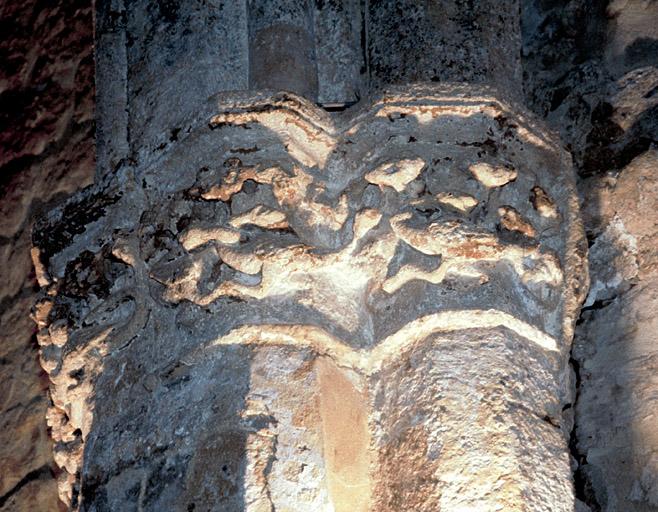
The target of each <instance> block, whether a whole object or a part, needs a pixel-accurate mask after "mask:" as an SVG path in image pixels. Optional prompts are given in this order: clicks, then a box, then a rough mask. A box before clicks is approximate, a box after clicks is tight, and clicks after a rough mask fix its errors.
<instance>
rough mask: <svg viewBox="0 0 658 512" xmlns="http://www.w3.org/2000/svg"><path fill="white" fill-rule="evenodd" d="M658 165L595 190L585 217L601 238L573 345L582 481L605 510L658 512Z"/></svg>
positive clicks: (649, 158)
mask: <svg viewBox="0 0 658 512" xmlns="http://www.w3.org/2000/svg"><path fill="white" fill-rule="evenodd" d="M657 167H658V152H657V151H656V150H650V151H647V152H646V153H644V154H643V155H641V156H639V157H637V158H635V159H634V160H633V161H632V162H631V163H630V164H629V165H628V166H626V167H625V168H624V169H623V170H622V172H621V173H620V174H619V176H615V177H613V176H610V177H608V179H607V180H606V182H605V183H600V184H599V186H598V187H592V189H590V197H591V198H592V200H593V202H595V203H597V204H598V207H597V208H594V207H592V208H587V209H585V213H586V214H587V217H586V218H587V219H588V221H589V224H590V225H599V226H602V227H604V230H603V232H602V233H601V234H600V235H599V236H598V237H597V238H596V241H595V243H594V244H593V245H592V247H591V249H590V271H591V273H592V288H591V290H590V292H589V296H588V299H587V301H586V302H585V306H586V310H585V311H584V312H583V315H582V322H581V323H580V325H579V326H578V329H577V335H576V339H575V341H574V350H573V357H574V358H575V359H576V360H577V361H578V363H579V365H580V372H579V374H580V386H579V397H578V401H577V407H576V419H577V423H576V439H577V448H578V452H579V453H580V454H581V457H582V461H581V472H582V478H583V479H585V480H586V481H587V482H588V483H589V485H590V487H591V492H592V494H593V496H594V498H595V499H596V500H597V502H598V504H599V506H600V507H601V510H603V511H605V512H617V511H619V512H621V511H627V510H628V511H639V512H645V511H653V510H656V508H657V507H658V427H657V425H658V421H657V417H656V415H657V411H658V395H657V394H656V389H658V380H657V376H658V343H656V342H657V340H658V321H657V320H656V319H657V318H658V279H657V278H656V271H657V270H658V252H657V251H656V239H657V237H658V213H657V212H658V179H657V177H656V168H657ZM593 215H596V216H597V220H596V221H595V220H594V219H592V218H591V216H593ZM620 468H623V471H620V470H619V469H620Z"/></svg>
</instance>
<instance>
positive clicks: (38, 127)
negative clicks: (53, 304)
mask: <svg viewBox="0 0 658 512" xmlns="http://www.w3.org/2000/svg"><path fill="white" fill-rule="evenodd" d="M0 18H1V22H0V23H1V26H2V40H1V41H0V56H1V57H0V60H1V61H2V66H0V105H1V106H0V148H1V149H0V325H1V326H2V329H1V330H0V383H1V389H2V392H0V425H1V428H0V510H3V511H5V510H6V511H12V512H13V511H35V510H38V511H42V510H43V511H55V510H59V509H60V508H61V507H63V504H62V503H61V502H59V500H58V497H57V488H56V481H55V478H54V472H55V471H56V470H57V467H56V465H55V463H54V460H53V456H52V442H51V439H50V436H49V433H48V431H47V426H46V421H45V414H46V410H47V407H48V403H49V400H48V397H47V387H48V379H47V377H46V376H45V374H44V372H43V370H42V369H41V367H40V365H39V361H38V351H37V348H38V346H37V343H36V339H35V336H34V334H35V331H34V325H33V323H32V322H30V321H29V320H28V318H29V315H30V310H31V308H32V305H33V303H34V300H35V294H36V291H37V289H36V280H35V275H34V270H33V267H32V263H31V259H30V248H31V239H30V232H31V227H32V223H33V217H34V215H35V213H37V212H38V211H39V210H40V209H41V208H42V207H43V204H44V203H46V202H47V201H50V200H53V199H59V200H61V199H62V198H63V196H68V195H69V194H70V193H72V192H73V191H74V190H76V189H78V188H80V187H81V186H84V185H86V184H89V183H90V178H91V176H92V174H93V169H94V145H93V115H94V111H93V103H94V101H93V100H94V98H93V94H94V87H93V74H94V68H93V56H92V49H91V44H92V8H91V3H90V2H79V1H72V2H45V3H44V2H36V1H25V2H2V5H1V6H0Z"/></svg>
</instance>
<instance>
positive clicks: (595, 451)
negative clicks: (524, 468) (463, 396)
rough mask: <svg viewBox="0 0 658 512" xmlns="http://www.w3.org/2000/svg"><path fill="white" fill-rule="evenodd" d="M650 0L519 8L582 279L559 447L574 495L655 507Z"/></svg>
mask: <svg viewBox="0 0 658 512" xmlns="http://www.w3.org/2000/svg"><path fill="white" fill-rule="evenodd" d="M656 5H657V4H656V3H655V2H644V1H638V2H632V1H629V2H627V1H613V2H604V1H601V2H599V1H595V2H582V1H578V0H568V1H558V2H542V1H536V2H524V8H523V9H522V13H523V33H524V37H523V41H524V56H523V59H522V61H523V64H524V75H525V80H524V82H525V86H526V98H527V102H528V104H529V105H530V106H531V107H532V108H533V109H534V110H535V111H536V112H537V113H539V114H540V115H541V116H542V117H544V118H545V119H546V120H547V121H548V123H549V125H552V126H553V127H554V128H555V129H556V130H558V131H559V132H560V135H561V137H562V139H563V140H564V142H565V143H566V144H567V148H568V149H569V150H570V152H571V153H572V155H573V159H574V164H575V167H576V170H577V172H578V173H579V175H580V177H581V180H580V181H579V189H580V194H581V200H582V208H583V214H584V222H585V228H586V231H587V237H588V240H589V245H590V273H591V277H592V288H591V290H590V292H589V295H588V298H587V300H586V302H585V308H584V311H583V315H582V318H581V320H580V325H579V328H578V330H577V332H576V338H575V342H574V351H573V358H574V368H575V371H576V381H577V383H578V386H577V393H578V395H577V400H576V403H575V413H576V414H575V427H576V428H575V429H574V431H573V435H572V442H571V447H572V453H573V455H574V458H575V460H576V462H577V464H576V465H575V477H576V489H577V495H578V497H579V498H580V499H581V500H583V501H584V502H585V503H586V504H587V508H588V509H589V510H592V511H622V510H623V511H629V512H633V511H647V510H652V511H654V510H658V505H656V503H655V489H654V485H655V481H656V476H655V464H656V463H655V453H656V450H657V449H658V442H657V441H656V431H657V430H658V429H657V428H656V425H657V424H658V423H657V421H656V418H655V412H654V411H656V410H657V409H658V401H657V397H656V383H655V377H654V376H655V373H656V366H655V357H656V348H655V347H656V346H658V335H657V334H656V333H657V332H658V331H657V330H656V328H655V326H653V325H652V318H653V317H655V309H656V306H655V291H654V290H655V283H654V280H655V273H656V270H655V257H656V254H658V246H657V245H656V240H657V237H656V231H655V223H656V213H655V212H656V204H655V200H656V199H655V198H656V189H655V179H656V178H655V176H656V167H657V166H656V162H655V158H656V157H655V149H653V150H652V149H651V147H652V145H653V146H654V147H655V145H656V144H658V110H657V109H658V103H657V102H658V99H657V96H658V95H656V91H657V90H658V89H657V87H658V69H657V67H656V66H657V65H658V52H656V51H655V43H656V39H657V34H656V30H657V29H656V27H658V24H656ZM652 414H653V416H652Z"/></svg>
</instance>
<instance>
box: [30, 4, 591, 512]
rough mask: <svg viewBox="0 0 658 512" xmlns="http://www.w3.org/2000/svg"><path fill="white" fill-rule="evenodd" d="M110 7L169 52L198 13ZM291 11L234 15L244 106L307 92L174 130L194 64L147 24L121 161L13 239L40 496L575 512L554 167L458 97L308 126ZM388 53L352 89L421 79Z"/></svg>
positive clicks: (567, 203)
mask: <svg viewBox="0 0 658 512" xmlns="http://www.w3.org/2000/svg"><path fill="white" fill-rule="evenodd" d="M321 4H322V3H319V4H318V6H319V7H317V8H318V9H321V8H322V7H323V6H322V5H321ZM137 5H140V4H135V6H137ZM222 5H223V4H222ZM332 5H333V4H332ZM428 6H430V7H427V8H428V9H430V10H431V9H434V8H435V6H434V4H433V3H432V4H428ZM433 6H434V7H433ZM284 7H285V8H284ZM301 7H303V9H301ZM334 7H335V6H334ZM385 7H386V9H391V7H390V6H389V4H386V6H385ZM407 7H408V6H407ZM298 8H299V9H298ZM409 8H410V7H409ZM131 9H133V10H132V11H130V12H128V13H127V14H126V17H127V18H126V19H127V21H126V26H128V27H131V26H132V27H133V28H130V29H127V31H126V35H127V36H128V35H131V34H134V33H140V30H146V29H140V28H139V27H138V25H137V21H138V20H140V19H141V18H139V17H138V16H137V14H135V13H138V12H139V13H142V14H140V16H141V15H146V14H148V16H150V17H151V18H153V16H155V18H156V19H158V20H160V18H161V17H162V16H164V19H162V23H163V24H164V25H162V26H163V27H167V26H169V25H167V23H168V22H169V21H171V23H173V25H172V26H171V27H170V30H171V31H173V32H172V34H173V35H179V31H181V30H182V32H181V33H180V35H181V36H182V35H183V33H184V32H185V29H184V28H182V27H184V26H185V23H183V24H182V25H179V22H178V21H177V20H181V19H183V20H187V21H186V23H187V22H188V21H189V23H190V24H194V23H196V20H199V19H200V18H199V17H200V16H203V15H206V14H207V13H208V9H207V8H205V9H200V10H194V9H193V10H192V11H189V12H188V11H187V9H188V6H187V4H186V5H185V7H178V8H176V9H173V10H172V9H170V8H166V7H165V6H164V4H162V5H161V6H160V7H158V9H159V10H158V11H157V13H156V12H155V11H153V7H152V6H151V4H149V5H148V6H146V4H145V5H144V7H143V9H142V10H141V11H140V10H139V9H138V8H137V7H131ZM163 9H164V11H163ZM310 9H311V8H310V7H308V6H306V4H305V3H300V2H275V3H259V2H253V3H251V2H250V3H249V4H248V5H247V6H246V10H245V11H244V12H246V13H248V14H246V17H247V18H248V26H249V34H250V42H249V45H248V46H249V52H248V55H249V59H250V60H251V62H250V64H249V70H250V71H249V84H250V86H251V87H267V88H271V87H272V86H274V87H288V86H289V88H292V89H298V91H302V92H304V93H305V94H307V95H308V96H310V98H304V97H302V96H300V95H297V94H295V93H294V92H289V91H285V92H272V91H269V90H268V91H261V92H258V91H251V92H247V91H242V92H233V93H223V94H220V95H218V96H217V97H215V98H213V99H212V100H209V101H205V102H201V104H200V105H199V107H198V109H197V110H196V111H194V109H193V108H192V105H193V103H194V102H196V101H198V100H199V96H200V95H201V92H202V91H205V90H206V89H207V88H208V87H209V82H208V81H207V80H206V79H207V76H205V75H203V73H202V71H201V70H200V69H197V67H200V68H203V69H205V64H203V65H201V64H197V63H195V61H194V59H193V58H191V57H190V55H191V54H189V53H188V54H187V59H186V58H184V56H185V51H186V50H185V48H186V47H185V46H184V45H183V46H181V44H183V43H182V42H181V41H185V39H182V40H179V39H177V38H174V41H172V42H171V43H170V44H172V45H174V46H173V49H172V50H171V52H169V51H168V50H165V48H166V46H163V44H164V43H163V42H162V41H163V39H162V38H164V35H163V33H165V32H162V31H157V30H155V29H153V28H149V29H148V30H150V31H151V32H148V34H147V35H148V37H153V38H156V39H157V41H160V43H157V42H156V43H153V44H154V45H153V46H151V45H150V44H149V43H148V42H147V41H148V39H145V40H144V42H143V44H142V45H141V46H140V45H138V46H137V49H134V50H130V46H129V49H128V53H127V55H128V57H127V58H128V60H129V62H139V63H140V64H139V66H137V65H136V64H135V66H136V67H132V68H131V67H130V66H129V67H128V71H129V73H128V75H127V76H128V78H127V84H128V85H127V90H128V94H127V98H128V107H127V108H128V115H129V121H128V122H129V127H130V130H129V134H130V135H129V139H130V140H129V141H128V147H129V148H131V149H130V151H131V154H132V157H131V161H130V163H129V165H123V166H118V167H117V169H116V170H115V171H114V172H109V171H108V172H102V173H100V179H99V180H98V182H97V184H96V185H95V186H94V187H92V188H90V189H88V190H86V191H85V192H84V193H82V194H79V195H77V196H75V197H73V198H72V199H71V200H70V201H69V202H68V203H66V204H65V205H63V206H62V207H60V208H59V209H57V210H54V211H52V212H51V213H50V214H49V215H48V216H46V217H44V218H43V219H42V221H41V222H40V223H39V224H38V225H37V226H36V228H35V231H34V245H35V248H34V250H33V255H34V260H35V265H36V268H37V274H38V276H39V281H40V283H41V285H42V286H43V289H44V291H43V294H42V298H41V300H40V301H39V303H38V304H37V305H36V307H35V312H34V317H35V320H36V322H37V324H38V326H39V342H40V344H41V347H42V351H41V356H42V365H43V367H44V368H45V370H46V371H47V372H48V374H49V377H50V380H51V382H52V386H51V394H52V402H53V405H52V407H51V409H50V412H49V424H50V426H51V429H52V435H53V438H54V440H55V454H56V460H57V462H58V464H59V465H60V467H61V468H62V470H63V471H62V473H61V476H60V493H61V496H62V498H63V499H64V500H65V501H66V502H68V503H69V504H70V505H71V507H72V508H73V509H79V510H94V511H102V510H130V509H136V510H153V511H156V510H188V511H189V510H231V511H233V510H236V511H237V510H247V511H259V512H261V511H274V510H278V511H281V510H294V511H298V512H304V511H309V512H311V511H313V512H315V511H335V512H348V511H349V512H366V511H373V512H374V511H378V512H379V511H391V512H393V511H401V510H443V511H459V510H483V511H488V510H518V511H521V510H533V511H546V512H548V511H551V512H555V511H563V512H567V511H568V512H571V511H572V509H573V506H574V497H573V491H572V477H571V470H570V461H569V451H568V448H567V442H568V436H569V432H570V431H571V424H570V422H569V420H568V418H567V419H565V418H563V417H562V414H563V413H562V411H563V408H564V406H565V405H566V404H567V403H568V402H570V398H571V397H570V392H569V389H570V387H569V378H570V377H569V376H570V373H569V370H568V358H569V350H570V343H571V337H572V334H573V324H574V320H575V317H576V314H577V311H578V309H579V305H580V301H581V298H582V294H583V293H584V291H585V288H586V281H587V279H586V275H587V273H586V264H585V262H584V259H585V251H586V243H585V240H584V236H583V232H582V226H581V223H580V220H579V212H578V207H577V196H576V192H575V188H574V183H573V176H572V172H571V167H570V158H569V156H568V154H567V153H566V152H564V151H563V150H562V149H561V148H560V145H559V142H558V141H557V140H555V139H554V138H553V136H552V135H551V134H550V133H549V132H547V130H545V129H544V127H543V126H542V125H541V124H540V123H538V122H537V121H536V120H534V119H533V118H532V116H530V115H529V114H528V113H527V112H525V110H524V109H523V108H522V107H520V106H519V105H517V104H514V103H509V102H506V101H502V100H501V99H500V93H499V92H498V91H497V90H496V89H495V88H493V87H489V86H483V85H480V84H476V85H474V84H464V83H462V84H449V85H441V84H424V85H410V84H408V83H406V84H404V83H403V84H402V85H399V86H397V87H393V88H390V89H388V90H387V91H386V92H382V93H377V94H374V96H373V97H372V98H370V99H368V100H364V101H362V102H361V103H360V104H359V106H357V107H354V108H352V109H351V110H349V111H347V112H345V113H342V114H341V115H340V116H334V117H332V116H331V115H329V114H328V113H327V112H326V111H324V110H323V109H321V108H319V107H318V106H316V105H315V101H316V100H317V98H316V97H315V96H316V95H318V94H320V95H321V94H325V92H326V91H331V90H334V89H331V87H329V88H326V87H325V88H323V87H324V86H323V85H322V84H320V83H318V82H317V79H318V77H322V76H324V75H322V73H318V68H317V65H318V63H319V62H321V59H319V58H318V56H317V53H316V54H315V57H314V56H313V52H312V51H311V48H307V47H304V45H305V44H307V43H306V42H307V41H308V40H310V38H311V33H310V32H311V31H310V29H309V27H313V26H318V25H315V23H316V22H317V18H315V21H314V20H313V19H312V18H309V16H310V15H311V14H313V12H315V11H311V10H310ZM373 9H374V7H373V5H372V4H371V5H370V6H368V5H367V3H366V6H365V11H362V12H366V13H367V19H368V20H371V21H373V23H374V24H375V26H376V25H377V23H380V22H381V23H384V21H385V20H384V18H383V17H382V13H379V12H375V11H374V10H373ZM231 12H232V11H231ZM241 12H242V11H240V13H241ZM432 12H433V11H432ZM477 12H479V11H477ZM144 13H145V14H144ZM158 13H159V14H158ZM240 13H238V11H235V16H236V20H243V19H244V17H243V16H242V14H240ZM309 13H310V14H309ZM156 14H157V15H156ZM180 16H183V17H182V18H181V17H180ZM151 18H149V19H151ZM364 19H365V18H364ZM441 19H443V18H441ZM449 19H451V18H449ZM478 19H480V18H478ZM504 19H507V18H504ZM510 19H511V18H510ZM131 20H132V21H131ZM168 20H169V21H168ZM172 20H173V21H172ZM377 20H379V21H377ZM325 21H326V20H325ZM503 21H504V20H503ZM131 23H133V25H131ZM222 23H225V25H222V26H227V27H228V26H229V25H226V23H227V22H226V20H224V21H223V22H222ZM240 23H242V21H240ZM474 23H475V22H474ZM479 23H482V20H480V22H479ZM501 23H502V22H501ZM320 25H322V23H320ZM494 25H495V23H494ZM503 25H504V23H503ZM140 26H141V25H140ZM475 26H476V25H473V27H475ZM477 26H480V25H477ZM492 26H493V25H492ZM496 26H497V25H496ZM364 27H365V28H363V30H365V31H366V32H365V33H366V35H368V34H370V33H371V31H372V30H375V29H373V28H372V26H371V25H369V23H364ZM409 27H411V25H409ZM444 28H445V34H448V35H449V34H452V33H453V32H454V33H455V34H456V33H457V32H455V30H456V29H454V28H453V27H452V26H450V25H446V26H445V27H444ZM163 30H164V29H163ZM442 30H443V29H442ZM469 30H470V29H469ZM469 30H466V29H464V31H462V32H459V31H458V32H459V34H460V36H459V37H461V38H462V41H464V38H465V34H469V33H470V32H469ZM491 30H493V29H492V28H491V26H486V27H485V28H483V29H482V31H483V33H487V34H489V32H488V31H491ZM494 32H495V34H496V37H498V36H499V35H500V34H499V32H496V31H494ZM474 33H478V34H480V32H478V31H475V32H474ZM492 33H493V32H492ZM197 34H198V33H197V32H196V31H192V34H191V35H190V37H191V38H192V39H191V41H198V39H197V37H198V35H197ZM188 35H189V34H188ZM316 35H317V34H316ZM384 35H385V34H384V33H382V34H380V35H377V36H376V37H375V38H374V39H369V37H368V38H366V41H365V43H364V48H384V47H385V46H386V44H387V43H386V38H385V37H384ZM448 35H446V36H445V37H448ZM512 36H513V37H512ZM512 36H511V37H512V39H511V40H513V39H514V37H516V36H514V35H513V33H512ZM236 37H237V35H236ZM454 37H457V36H454ZM501 37H502V36H501ZM232 40H233V39H232ZM236 40H237V39H236ZM479 40H480V41H482V44H488V45H490V46H491V45H493V42H492V41H494V40H495V41H497V40H498V39H496V38H493V39H491V38H488V36H487V37H484V36H483V38H480V39H479ZM284 42H285V43H286V45H287V44H290V45H291V46H289V47H288V46H283V43H284ZM126 44H129V43H126ZM133 44H136V43H133ZM186 44H187V43H186ZM222 44H226V42H225V41H222ZM308 44H309V45H311V43H308ZM451 44H456V43H455V42H453V43H451ZM430 46H432V45H431V44H430ZM390 47H391V52H392V54H391V55H410V54H409V53H408V52H407V49H406V48H405V47H404V44H402V45H399V47H396V46H395V45H394V44H392V43H391V44H390ZM139 48H141V50H138V49H139ZM204 48H205V47H203V48H200V51H201V52H202V54H203V52H205V51H210V50H208V49H207V48H205V49H204ZM239 48H240V49H241V50H242V49H243V48H244V45H239ZM469 48H470V47H469ZM505 48H507V47H505ZM158 49H159V50H160V51H158ZM315 50H316V51H317V46H315ZM131 51H139V52H141V53H140V55H145V54H149V55H150V53H153V58H154V59H156V62H159V61H157V59H164V60H165V61H166V60H167V59H169V58H172V59H174V60H176V59H178V60H179V61H180V64H181V65H183V70H184V69H185V66H190V68H191V70H190V72H193V73H198V74H199V75H198V76H200V84H197V85H198V87H199V89H192V91H193V94H191V95H189V96H183V97H182V98H181V97H179V96H177V94H178V95H180V94H183V91H182V89H184V87H185V83H186V82H185V80H186V79H185V74H182V75H174V76H172V77H169V76H166V77H164V78H163V80H164V81H163V84H162V86H160V85H158V84H157V82H156V81H154V80H153V76H151V75H149V73H150V71H149V70H152V69H151V67H150V66H152V65H154V64H152V63H151V60H150V59H146V60H135V61H130V58H131V57H130V55H131V53H130V52H131ZM478 51H479V50H478ZM493 51H494V50H490V51H489V52H488V53H487V52H485V53H486V56H485V57H486V58H483V59H480V57H476V56H473V58H472V59H471V58H470V57H468V58H465V60H464V69H465V71H464V73H463V74H457V75H453V74H451V72H449V70H448V67H445V68H444V67H442V70H443V71H441V73H440V78H458V77H459V78H461V79H462V80H463V79H466V80H467V81H468V80H469V79H470V78H469V76H470V75H468V73H470V71H468V70H470V69H475V68H477V67H478V66H483V67H481V68H478V69H480V70H484V71H483V72H482V73H478V74H477V79H474V80H472V81H473V82H480V81H486V80H484V78H485V77H489V76H494V77H495V78H492V79H491V82H493V83H498V84H505V83H508V82H510V81H513V79H514V73H515V72H516V71H515V70H516V67H515V64H514V62H515V60H514V57H511V58H510V59H508V60H501V61H497V60H496V59H493V58H492V54H493ZM145 52H146V53H145ZM239 55H243V54H242V53H240V54H239ZM378 55H379V56H380V57H382V58H385V56H383V54H382V53H381V52H380V53H379V54H378ZM466 55H467V56H469V55H471V54H469V53H468V51H467V52H466ZM478 55H480V53H478ZM140 58H141V57H140ZM218 59H219V60H220V61H221V62H222V63H223V64H224V65H225V66H226V65H227V64H226V63H224V61H223V60H222V59H221V58H219V57H218ZM278 59H281V61H280V62H287V63H288V62H289V63H290V67H289V70H290V73H289V74H285V73H282V69H283V68H280V67H277V65H278V64H279V63H280V62H279V60H278ZM391 59H393V60H390V61H389V62H388V64H386V66H389V67H391V69H392V71H391V72H390V73H389V72H388V71H386V72H384V71H383V70H384V69H385V66H384V65H383V64H382V67H378V68H376V72H375V73H374V74H372V73H371V75H370V77H371V79H372V78H373V77H374V78H376V80H377V81H378V83H376V84H371V85H372V87H373V88H372V90H373V91H375V90H378V89H379V88H380V87H381V86H384V85H386V84H390V83H394V82H405V81H409V80H416V79H419V78H421V79H423V78H427V74H426V73H425V72H423V73H421V74H420V75H418V76H416V75H410V74H408V73H407V72H406V71H405V69H407V68H405V67H404V66H403V65H402V63H399V62H397V61H396V60H395V59H394V58H393V57H391ZM238 60H239V63H243V62H244V59H242V57H240V59H238ZM382 62H383V61H382ZM261 64H262V66H266V65H267V66H270V65H271V66H272V69H271V70H270V71H271V72H270V71H268V72H264V71H265V68H264V67H262V66H261ZM241 65H242V64H241ZM370 65H372V61H371V62H370ZM140 66H142V67H145V68H144V69H141V67H140ZM442 66H443V64H442ZM446 66H447V64H446ZM420 67H421V68H422V66H420ZM237 69H238V71H239V70H242V69H243V67H240V66H238V68H237ZM372 69H375V68H372ZM386 69H388V68H386ZM419 69H420V68H419ZM314 70H315V71H314ZM396 70H397V71H396ZM510 70H511V71H510ZM380 71H382V72H381V73H380ZM444 71H445V73H446V74H444ZM467 71H468V73H467ZM214 72H215V71H213V73H214ZM359 72H360V71H359ZM208 73H210V72H208ZM314 73H315V74H314ZM325 75H328V74H327V73H325ZM149 76H150V78H149ZM195 76H196V75H195ZM235 76H236V78H235V79H236V80H238V79H239V77H240V76H242V75H240V73H237V74H236V75H235ZM176 77H178V80H176ZM314 77H315V78H314ZM314 80H315V81H314ZM334 83H336V84H343V85H345V84H346V83H347V82H345V81H342V82H341V80H337V81H335V82H334ZM138 84H141V86H138ZM286 84H288V85H286ZM354 84H356V85H354V87H355V89H354V90H357V89H358V87H361V86H362V82H358V81H356V82H354ZM359 84H361V85H359ZM341 87H343V86H340V87H338V88H337V89H335V90H341V91H343V92H344V91H346V90H348V89H349V87H343V88H342V89H341ZM350 87H351V86H350ZM222 88H224V85H221V87H218V89H222ZM322 91H325V92H322ZM507 92H508V93H509V91H507ZM506 95H509V94H506ZM511 96H514V94H511ZM176 102H182V105H183V107H181V108H180V109H179V108H178V107H176V108H175V109H173V110H172V111H171V112H169V111H168V107H169V106H171V105H174V106H175V105H178V103H176ZM150 108H152V109H153V110H152V111H151V110H149V109H150ZM158 112H159V113H161V114H162V117H160V116H156V115H155V114H156V113H158ZM183 112H185V115H187V117H184V116H183V115H182V113H183ZM188 114H189V115H188ZM145 116H147V117H145ZM172 116H173V117H172ZM150 119H152V120H153V123H149V122H146V121H147V120H150ZM172 120H175V123H174V125H175V126H176V130H175V131H173V130H171V131H169V135H168V136H167V140H163V141H162V142H160V143H159V145H156V143H157V142H158V141H160V139H159V138H158V137H161V136H162V135H163V134H165V133H167V130H168V129H169V128H168V127H169V126H170V125H171V123H172V122H173V121H172Z"/></svg>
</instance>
